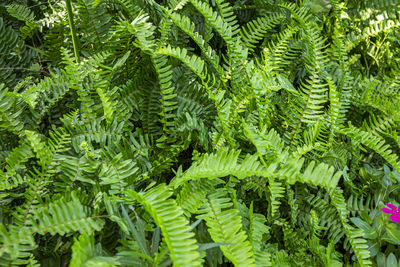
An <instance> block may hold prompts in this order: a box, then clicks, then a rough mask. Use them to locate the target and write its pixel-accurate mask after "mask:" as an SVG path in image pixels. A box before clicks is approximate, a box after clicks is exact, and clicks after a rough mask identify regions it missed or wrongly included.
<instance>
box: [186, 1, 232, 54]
mask: <svg viewBox="0 0 400 267" xmlns="http://www.w3.org/2000/svg"><path fill="white" fill-rule="evenodd" d="M190 3H192V5H193V6H194V7H195V8H196V9H197V10H198V11H199V12H200V13H201V14H202V15H203V16H204V17H205V18H206V19H207V20H208V22H209V23H210V24H211V26H212V27H213V28H214V29H215V30H216V31H217V32H218V34H219V35H220V36H221V37H222V38H223V39H224V40H225V42H226V43H227V45H228V46H229V47H230V48H231V49H232V48H233V46H234V41H233V29H232V27H231V26H230V25H229V24H228V23H227V22H225V21H224V19H223V18H222V17H221V16H220V15H218V13H217V12H215V11H213V9H212V8H211V7H210V6H209V5H208V4H207V3H205V2H202V1H200V0H190Z"/></svg>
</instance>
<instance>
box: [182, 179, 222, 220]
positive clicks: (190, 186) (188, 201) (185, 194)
mask: <svg viewBox="0 0 400 267" xmlns="http://www.w3.org/2000/svg"><path fill="white" fill-rule="evenodd" d="M221 182H222V181H218V180H214V181H207V182H205V183H204V182H202V181H192V182H189V183H186V184H185V185H184V186H183V187H182V189H181V191H179V195H178V196H177V198H176V202H177V204H178V205H179V206H180V207H181V208H182V209H183V211H184V213H185V215H186V216H189V215H190V214H194V213H196V212H197V210H198V209H199V208H200V207H201V205H203V204H204V202H206V200H207V199H206V195H207V194H208V193H209V192H211V190H212V188H213V186H215V185H216V184H218V183H221Z"/></svg>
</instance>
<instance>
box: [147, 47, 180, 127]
mask: <svg viewBox="0 0 400 267" xmlns="http://www.w3.org/2000/svg"><path fill="white" fill-rule="evenodd" d="M152 61H153V64H154V68H155V69H156V72H157V76H158V82H159V84H160V93H161V110H162V111H161V112H160V113H159V115H160V122H161V123H162V125H163V132H164V135H166V133H167V129H170V128H171V127H173V126H174V121H173V119H174V118H175V112H174V111H175V110H176V109H177V102H175V99H176V93H175V87H174V86H173V85H172V70H171V65H169V64H168V62H167V61H168V58H167V57H166V56H163V55H155V56H153V57H152Z"/></svg>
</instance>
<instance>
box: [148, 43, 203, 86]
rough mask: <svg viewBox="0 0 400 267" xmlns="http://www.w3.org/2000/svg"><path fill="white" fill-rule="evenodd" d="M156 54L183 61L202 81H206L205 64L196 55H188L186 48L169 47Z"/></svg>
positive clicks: (159, 50)
mask: <svg viewBox="0 0 400 267" xmlns="http://www.w3.org/2000/svg"><path fill="white" fill-rule="evenodd" d="M155 54H159V55H166V56H170V57H174V58H177V59H179V60H180V61H182V62H183V63H184V64H185V66H186V67H188V68H190V69H191V70H192V71H193V73H195V74H196V75H197V76H198V77H199V78H200V79H201V80H205V78H206V75H207V73H206V72H205V71H206V69H205V68H204V65H205V62H204V61H203V60H202V59H201V58H199V57H197V56H196V55H192V56H189V55H187V50H186V49H185V48H183V49H180V48H179V47H178V48H173V47H171V46H169V45H168V46H167V47H164V48H161V49H158V50H157V51H156V52H155Z"/></svg>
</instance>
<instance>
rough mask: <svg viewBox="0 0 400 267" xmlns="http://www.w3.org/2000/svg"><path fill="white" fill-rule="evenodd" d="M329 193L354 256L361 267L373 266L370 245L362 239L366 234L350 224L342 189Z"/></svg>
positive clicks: (332, 190)
mask: <svg viewBox="0 0 400 267" xmlns="http://www.w3.org/2000/svg"><path fill="white" fill-rule="evenodd" d="M328 192H329V196H330V197H331V200H332V205H333V206H335V208H336V209H337V212H338V214H339V217H340V221H341V223H342V225H343V228H344V230H345V232H346V236H347V238H348V239H349V242H350V244H351V246H352V248H353V251H354V254H355V255H356V256H357V260H358V263H359V264H360V266H371V265H372V262H371V261H370V260H369V258H370V253H369V250H368V245H367V243H366V240H365V239H363V238H362V237H363V236H364V232H363V231H362V230H360V229H356V228H354V227H352V226H351V225H349V224H348V216H349V211H348V210H347V207H346V202H345V199H344V197H343V193H342V190H341V189H340V188H336V189H329V190H328Z"/></svg>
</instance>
